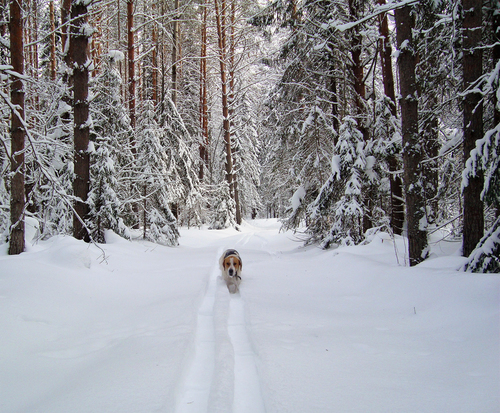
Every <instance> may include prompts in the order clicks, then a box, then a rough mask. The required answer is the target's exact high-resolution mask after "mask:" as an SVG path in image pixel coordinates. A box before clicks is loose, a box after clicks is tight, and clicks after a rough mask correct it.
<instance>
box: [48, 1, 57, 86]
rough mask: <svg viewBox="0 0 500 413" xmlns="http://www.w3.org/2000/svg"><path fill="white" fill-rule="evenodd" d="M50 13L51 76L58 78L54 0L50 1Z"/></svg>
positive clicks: (53, 78)
mask: <svg viewBox="0 0 500 413" xmlns="http://www.w3.org/2000/svg"><path fill="white" fill-rule="evenodd" d="M49 14H50V32H51V33H50V78H51V79H52V80H56V33H55V30H56V24H55V17H54V1H53V0H50V3H49Z"/></svg>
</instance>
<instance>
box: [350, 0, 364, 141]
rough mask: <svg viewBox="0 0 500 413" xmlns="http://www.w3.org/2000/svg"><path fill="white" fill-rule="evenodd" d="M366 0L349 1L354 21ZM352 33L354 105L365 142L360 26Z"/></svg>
mask: <svg viewBox="0 0 500 413" xmlns="http://www.w3.org/2000/svg"><path fill="white" fill-rule="evenodd" d="M363 1H364V0H349V11H350V14H351V18H352V19H353V20H358V18H359V17H358V16H359V14H360V13H361V12H362V9H363ZM352 30H353V32H352V38H351V58H352V73H353V77H354V92H355V93H354V104H355V107H356V116H357V119H358V129H359V130H360V131H361V133H362V134H363V138H364V139H365V141H367V140H368V139H369V137H368V130H367V129H366V126H365V119H364V118H365V115H366V109H365V97H366V88H365V82H364V69H363V63H362V61H361V48H362V36H361V33H360V27H359V25H356V26H355V27H354V28H353V29H352Z"/></svg>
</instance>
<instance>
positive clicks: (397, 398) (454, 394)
mask: <svg viewBox="0 0 500 413" xmlns="http://www.w3.org/2000/svg"><path fill="white" fill-rule="evenodd" d="M29 227H30V228H31V229H30V235H29V237H30V239H31V238H32V237H34V236H35V234H36V228H35V224H34V223H33V222H31V221H30V223H29ZM240 229H241V231H236V230H234V229H226V230H220V231H209V230H206V229H201V230H199V229H181V238H180V239H179V241H180V246H179V247H176V248H168V247H164V246H160V245H156V244H152V243H150V242H146V241H141V240H135V241H132V242H129V241H126V240H123V239H122V238H120V237H118V236H117V235H114V234H113V233H107V241H108V243H107V244H105V245H100V246H99V247H100V248H98V247H97V246H95V245H90V246H89V245H87V244H85V243H83V242H81V241H77V240H75V239H73V238H71V237H63V236H58V237H54V238H52V239H50V240H47V241H40V242H38V243H35V244H32V242H28V248H27V252H26V253H23V254H21V255H19V256H13V257H11V256H8V255H7V253H6V251H7V246H6V245H5V244H4V245H1V246H0V313H1V314H2V317H0V331H1V332H2V339H1V340H0V371H1V374H0V411H2V412H51V413H59V412H60V413H67V412H72V413H78V412H86V413H87V412H100V413H108V412H120V413H127V412H131V413H132V412H153V411H155V412H176V413H182V412H196V413H201V412H210V413H213V412H226V413H227V412H234V413H246V412H258V413H261V412H292V413H295V412H296V413H304V412H318V413H320V412H321V413H324V412H342V413H346V412H353V413H354V412H359V413H366V412H370V413H377V412H380V413H387V412H405V413H411V412H426V413H428V412H439V413H447V412H449V413H461V412H463V413H470V412H496V411H500V399H499V392H498V386H499V383H500V377H499V374H500V368H499V367H500V361H499V357H500V352H499V351H498V350H499V348H500V324H499V308H500V305H499V304H500V303H499V297H500V277H499V276H498V275H493V274H471V273H464V272H460V271H457V269H458V268H460V267H461V266H462V265H463V263H464V259H463V258H462V257H460V256H459V254H458V253H457V251H458V250H459V248H460V243H450V242H445V241H440V240H439V238H433V239H431V242H430V246H431V251H430V256H431V257H432V258H430V259H428V260H426V261H424V262H423V263H421V264H420V265H418V266H416V267H412V268H408V267H404V266H401V265H399V264H398V263H404V262H405V258H406V257H405V254H404V251H405V244H406V243H405V240H404V239H402V238H396V241H395V242H394V241H393V240H392V239H391V237H390V236H389V235H387V234H385V233H378V234H375V235H373V236H372V238H371V242H370V243H369V244H367V245H362V246H356V247H341V248H338V249H334V250H329V251H323V250H321V249H318V248H315V247H306V248H304V247H301V246H300V245H301V244H300V243H297V242H296V240H295V239H294V238H293V235H292V234H290V233H283V232H279V223H278V222H277V221H275V220H260V221H259V220H258V221H251V222H248V223H244V224H243V225H242V226H241V228H240ZM434 236H437V233H436V234H435V235H434ZM229 247H231V248H236V249H237V250H238V251H239V252H240V254H241V255H242V258H243V262H244V268H243V282H242V284H241V286H240V290H241V292H240V294H236V295H230V294H229V293H228V291H227V288H226V286H225V285H224V283H223V282H222V280H221V277H220V274H219V269H218V258H219V255H220V254H221V252H222V251H223V250H224V249H225V248H229ZM103 252H104V254H103Z"/></svg>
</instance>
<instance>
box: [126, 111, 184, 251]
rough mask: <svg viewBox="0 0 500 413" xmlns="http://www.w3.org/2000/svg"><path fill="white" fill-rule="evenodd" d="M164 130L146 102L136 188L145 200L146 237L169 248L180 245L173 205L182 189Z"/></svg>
mask: <svg viewBox="0 0 500 413" xmlns="http://www.w3.org/2000/svg"><path fill="white" fill-rule="evenodd" d="M162 135H163V131H162V129H161V128H160V127H159V126H158V123H157V122H156V119H155V112H154V106H153V103H152V102H151V101H146V102H144V108H143V111H142V115H141V117H140V119H139V125H138V132H137V139H138V146H137V169H138V170H137V174H138V176H137V177H136V183H135V185H136V187H137V189H138V191H139V193H138V195H139V196H141V198H142V202H141V204H142V212H143V222H142V224H143V233H144V238H147V239H149V240H151V241H154V242H158V243H162V244H165V245H169V246H176V245H178V238H179V231H178V229H177V220H176V219H175V217H174V216H173V214H172V211H171V209H170V206H169V204H170V203H172V202H174V200H176V199H177V198H176V196H179V194H180V193H182V189H180V188H178V187H176V186H175V183H176V182H175V181H174V179H172V178H171V177H172V175H171V170H170V169H169V166H170V164H169V160H170V156H169V155H167V150H168V149H167V148H165V146H164V145H163V144H162V137H163V136H162Z"/></svg>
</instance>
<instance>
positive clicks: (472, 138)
mask: <svg viewBox="0 0 500 413" xmlns="http://www.w3.org/2000/svg"><path fill="white" fill-rule="evenodd" d="M462 7H463V10H464V19H463V23H462V25H463V77H464V90H467V89H468V88H470V87H471V85H472V84H473V83H474V82H476V80H477V79H478V78H479V77H480V76H481V75H482V71H483V68H482V58H483V52H482V50H481V48H480V47H479V46H480V45H481V20H482V0H462ZM463 111H464V126H463V127H464V161H467V159H468V158H469V157H470V152H471V151H472V150H473V149H474V148H475V146H476V140H477V139H481V138H482V137H483V104H482V103H481V95H480V94H479V93H468V94H467V95H466V96H465V99H464V103H463ZM482 190H483V174H482V173H481V172H480V171H477V172H476V176H474V177H470V178H469V183H468V185H467V186H466V187H465V188H464V190H463V196H464V207H463V208H464V236H463V247H462V253H463V255H464V256H465V257H468V256H469V255H470V253H471V252H472V251H473V250H474V248H475V247H476V245H477V243H478V242H479V241H480V240H481V238H482V236H483V232H484V211H483V201H482V200H481V191H482Z"/></svg>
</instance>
